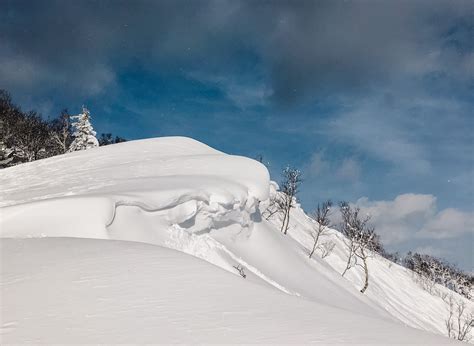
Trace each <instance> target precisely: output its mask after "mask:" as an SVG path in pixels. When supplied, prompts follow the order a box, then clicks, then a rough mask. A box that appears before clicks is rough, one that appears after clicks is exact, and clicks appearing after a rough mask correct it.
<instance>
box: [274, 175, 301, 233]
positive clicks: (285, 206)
mask: <svg viewBox="0 0 474 346" xmlns="http://www.w3.org/2000/svg"><path fill="white" fill-rule="evenodd" d="M300 184H301V172H300V171H299V170H298V169H295V168H291V167H289V166H288V167H286V168H285V169H284V170H283V181H282V183H281V185H280V189H281V197H280V198H277V200H276V202H277V203H278V208H279V209H280V210H282V214H283V220H282V223H281V229H280V230H281V232H283V233H284V234H286V233H287V232H288V227H289V224H290V211H291V208H293V207H294V202H295V199H296V194H297V193H298V188H299V185H300Z"/></svg>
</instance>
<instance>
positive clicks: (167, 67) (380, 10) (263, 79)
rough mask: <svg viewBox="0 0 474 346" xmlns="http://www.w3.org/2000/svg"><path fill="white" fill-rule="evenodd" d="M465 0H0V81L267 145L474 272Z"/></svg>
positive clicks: (326, 194) (308, 175) (307, 198)
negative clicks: (32, 0)
mask: <svg viewBox="0 0 474 346" xmlns="http://www.w3.org/2000/svg"><path fill="white" fill-rule="evenodd" d="M473 23H474V3H473V2H472V1H434V0H433V1H397V2H395V1H394V2H388V1H383V2H381V1H358V2H351V1H345V2H343V1H298V2H296V1H265V2H264V1H259V2H257V1H224V0H222V1H192V2H191V1H160V2H158V1H156V2H149V1H74V2H65V1H42V2H31V1H21V0H15V1H8V0H7V1H4V2H3V5H2V9H0V41H1V42H2V43H3V44H2V45H1V46H0V87H1V88H5V89H7V90H8V91H10V92H11V94H12V96H13V98H14V100H15V101H16V102H17V103H19V104H20V105H21V106H22V107H23V108H25V109H33V108H34V109H36V110H38V111H40V112H41V113H42V114H43V116H45V117H48V116H51V117H53V116H56V115H57V114H58V113H59V111H60V110H61V109H62V108H65V107H67V108H68V109H69V110H70V111H71V112H78V111H79V110H80V106H81V105H82V104H83V103H84V104H86V105H87V106H88V107H89V109H90V110H91V114H92V116H93V124H94V126H95V128H96V130H97V131H98V132H99V133H101V132H112V133H114V134H117V135H120V136H123V137H126V138H128V139H136V138H148V137H155V136H169V135H182V136H190V137H193V138H196V139H198V140H200V141H203V142H205V143H207V144H209V145H211V146H213V147H215V148H217V149H220V150H222V151H225V152H227V153H232V154H239V155H245V156H250V157H256V156H257V155H263V157H264V160H265V162H267V163H268V166H269V169H270V171H271V174H272V176H273V177H274V179H276V180H279V172H280V170H281V169H282V168H283V167H284V166H285V165H287V164H290V165H294V166H296V167H299V168H300V169H301V170H302V171H303V173H304V183H303V186H302V189H301V193H300V199H301V202H302V204H303V206H304V207H305V209H307V210H308V211H309V210H311V209H312V208H313V207H314V206H315V205H316V204H317V203H318V202H321V201H323V200H324V199H326V198H331V199H333V200H334V201H338V200H348V201H350V202H352V203H357V204H359V205H360V206H361V207H362V208H363V209H364V208H365V209H366V210H367V212H370V214H371V215H373V221H374V223H375V225H376V227H377V229H378V230H379V233H381V235H382V239H383V240H384V241H385V242H386V243H387V246H388V248H389V249H391V250H400V251H402V252H403V251H407V250H409V249H412V250H419V251H424V252H428V253H431V254H434V255H437V256H442V257H446V258H448V259H450V260H451V261H453V262H456V263H458V264H460V265H461V266H462V267H464V268H466V269H468V270H472V269H473V268H474V260H473V254H472V248H473V242H474V239H473V231H474V220H473V219H474V217H473V216H474V178H473V175H474V173H473V166H474V137H473V130H474V112H473V109H474V39H473V37H474V24H473Z"/></svg>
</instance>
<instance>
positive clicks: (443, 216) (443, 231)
mask: <svg viewBox="0 0 474 346" xmlns="http://www.w3.org/2000/svg"><path fill="white" fill-rule="evenodd" d="M469 232H471V233H472V232H474V212H470V213H468V212H462V211H459V210H456V209H453V208H448V209H444V210H442V211H440V212H439V213H438V214H436V216H435V217H434V218H433V219H431V220H430V221H428V222H427V223H426V224H425V225H424V226H423V228H422V229H421V230H420V231H419V232H418V236H420V237H423V238H435V239H445V238H453V237H457V236H460V235H462V234H464V233H469Z"/></svg>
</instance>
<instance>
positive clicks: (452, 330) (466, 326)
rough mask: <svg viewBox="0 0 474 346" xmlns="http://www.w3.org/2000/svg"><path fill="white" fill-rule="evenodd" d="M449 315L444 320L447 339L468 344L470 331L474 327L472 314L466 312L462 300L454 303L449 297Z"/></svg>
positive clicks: (451, 297)
mask: <svg viewBox="0 0 474 346" xmlns="http://www.w3.org/2000/svg"><path fill="white" fill-rule="evenodd" d="M448 304H449V315H448V318H447V319H446V321H445V323H446V331H447V333H448V337H450V338H453V339H456V340H459V341H466V342H469V341H470V340H471V338H472V336H471V330H472V327H473V326H474V314H473V313H472V312H468V311H466V303H465V302H464V301H462V300H458V301H455V300H454V298H453V296H452V295H451V296H450V297H449V301H448Z"/></svg>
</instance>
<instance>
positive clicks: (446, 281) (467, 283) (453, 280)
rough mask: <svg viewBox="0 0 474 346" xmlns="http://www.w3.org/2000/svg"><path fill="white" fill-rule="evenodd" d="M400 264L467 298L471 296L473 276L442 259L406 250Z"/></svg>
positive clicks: (473, 282)
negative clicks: (406, 252)
mask: <svg viewBox="0 0 474 346" xmlns="http://www.w3.org/2000/svg"><path fill="white" fill-rule="evenodd" d="M402 264H403V266H404V267H406V268H408V269H410V270H412V271H413V272H415V273H417V274H418V275H420V276H422V277H424V278H426V279H428V280H430V281H432V282H433V283H436V284H440V285H442V286H445V287H447V288H449V289H450V290H452V291H454V292H457V293H459V294H461V295H462V296H464V297H466V298H467V299H472V298H473V287H474V276H472V275H470V274H468V273H465V272H463V271H462V270H461V269H459V268H458V267H456V266H455V265H453V264H451V263H449V262H448V261H446V260H444V259H441V258H437V257H434V256H430V255H426V254H419V253H416V252H413V253H412V252H408V254H407V255H406V256H405V258H404V259H403V262H402Z"/></svg>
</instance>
